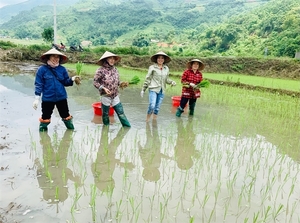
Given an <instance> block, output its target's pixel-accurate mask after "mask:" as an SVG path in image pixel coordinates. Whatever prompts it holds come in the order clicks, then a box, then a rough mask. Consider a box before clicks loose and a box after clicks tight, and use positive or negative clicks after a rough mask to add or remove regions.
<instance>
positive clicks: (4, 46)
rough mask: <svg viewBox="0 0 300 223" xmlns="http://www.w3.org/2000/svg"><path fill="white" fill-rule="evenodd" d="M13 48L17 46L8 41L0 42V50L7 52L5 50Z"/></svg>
mask: <svg viewBox="0 0 300 223" xmlns="http://www.w3.org/2000/svg"><path fill="white" fill-rule="evenodd" d="M15 47H17V45H16V44H14V43H12V42H10V41H2V40H0V48H1V49H4V50H7V49H11V48H15Z"/></svg>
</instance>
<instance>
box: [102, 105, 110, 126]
mask: <svg viewBox="0 0 300 223" xmlns="http://www.w3.org/2000/svg"><path fill="white" fill-rule="evenodd" d="M109 107H110V106H106V105H103V104H102V105H101V108H102V122H103V125H109Z"/></svg>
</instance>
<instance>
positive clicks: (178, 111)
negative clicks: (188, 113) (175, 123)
mask: <svg viewBox="0 0 300 223" xmlns="http://www.w3.org/2000/svg"><path fill="white" fill-rule="evenodd" d="M183 111H184V110H183V109H182V108H181V107H180V106H179V107H178V108H177V111H176V116H177V117H180V116H181V114H182V113H183Z"/></svg>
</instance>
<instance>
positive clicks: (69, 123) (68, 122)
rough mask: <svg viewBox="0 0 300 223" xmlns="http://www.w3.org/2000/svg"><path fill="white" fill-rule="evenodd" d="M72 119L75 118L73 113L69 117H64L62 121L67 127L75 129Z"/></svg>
mask: <svg viewBox="0 0 300 223" xmlns="http://www.w3.org/2000/svg"><path fill="white" fill-rule="evenodd" d="M72 120H73V117H72V116H71V115H70V116H69V117H67V118H63V119H62V121H63V122H64V123H65V126H66V127H67V129H74V125H73V121H72Z"/></svg>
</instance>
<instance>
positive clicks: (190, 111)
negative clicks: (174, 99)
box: [189, 102, 196, 116]
mask: <svg viewBox="0 0 300 223" xmlns="http://www.w3.org/2000/svg"><path fill="white" fill-rule="evenodd" d="M195 106H196V102H194V103H192V104H189V115H191V116H192V115H194V110H195Z"/></svg>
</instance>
